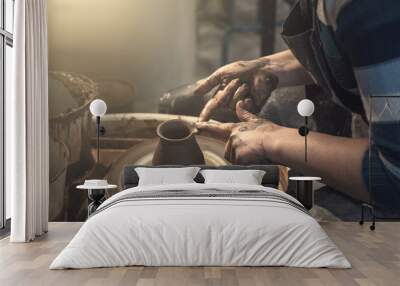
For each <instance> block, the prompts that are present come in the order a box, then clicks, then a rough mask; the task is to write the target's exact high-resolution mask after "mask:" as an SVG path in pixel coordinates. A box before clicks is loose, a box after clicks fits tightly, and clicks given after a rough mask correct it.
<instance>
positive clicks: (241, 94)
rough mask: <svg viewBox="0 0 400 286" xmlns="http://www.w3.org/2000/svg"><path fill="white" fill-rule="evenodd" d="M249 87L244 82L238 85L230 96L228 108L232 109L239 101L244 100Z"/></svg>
mask: <svg viewBox="0 0 400 286" xmlns="http://www.w3.org/2000/svg"><path fill="white" fill-rule="evenodd" d="M249 91H250V88H249V86H248V85H247V84H246V83H243V84H242V85H241V86H239V88H238V89H237V90H236V92H235V94H234V95H233V97H232V100H231V102H230V103H229V108H230V109H232V110H235V108H236V104H237V103H238V102H239V101H241V100H244V99H245V98H246V96H247V94H248V93H249Z"/></svg>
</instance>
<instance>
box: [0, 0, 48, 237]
mask: <svg viewBox="0 0 400 286" xmlns="http://www.w3.org/2000/svg"><path fill="white" fill-rule="evenodd" d="M14 11H15V20H14V49H13V50H14V63H15V65H14V73H13V79H14V81H13V87H14V88H13V90H14V91H13V94H12V96H11V97H10V98H6V101H7V100H8V101H9V102H8V103H6V105H7V106H8V107H9V108H8V110H7V111H6V122H7V124H6V136H7V139H6V166H7V168H8V169H9V171H8V172H7V177H6V187H9V188H11V193H12V195H11V204H12V206H11V237H10V241H12V242H27V241H31V240H33V239H34V238H35V237H36V236H40V235H42V234H43V233H44V232H47V225H48V197H49V195H48V193H49V163H48V162H49V155H48V154H49V152H48V150H49V139H48V134H49V133H48V56H47V8H46V0H17V1H15V10H14Z"/></svg>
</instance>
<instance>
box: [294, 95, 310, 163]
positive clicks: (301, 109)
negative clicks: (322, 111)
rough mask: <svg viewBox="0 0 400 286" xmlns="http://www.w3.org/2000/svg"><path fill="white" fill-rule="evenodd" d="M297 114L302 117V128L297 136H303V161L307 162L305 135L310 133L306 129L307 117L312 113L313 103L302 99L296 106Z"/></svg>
mask: <svg viewBox="0 0 400 286" xmlns="http://www.w3.org/2000/svg"><path fill="white" fill-rule="evenodd" d="M297 112H298V113H299V114H300V115H301V116H303V117H304V123H305V124H304V126H301V127H300V128H299V134H300V135H301V136H304V147H305V149H304V160H305V161H306V162H307V135H308V133H309V132H310V130H309V129H308V117H309V116H311V115H313V113H314V103H313V102H312V101H311V100H309V99H303V100H301V101H300V102H299V103H298V104H297Z"/></svg>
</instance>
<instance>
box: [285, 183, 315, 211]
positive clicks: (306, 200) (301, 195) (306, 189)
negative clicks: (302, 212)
mask: <svg viewBox="0 0 400 286" xmlns="http://www.w3.org/2000/svg"><path fill="white" fill-rule="evenodd" d="M289 180H291V181H296V183H297V187H296V199H297V200H299V202H301V203H302V204H303V205H304V207H305V208H306V209H308V210H310V209H311V208H312V207H313V205H314V192H313V182H314V181H321V178H320V177H307V176H298V177H289Z"/></svg>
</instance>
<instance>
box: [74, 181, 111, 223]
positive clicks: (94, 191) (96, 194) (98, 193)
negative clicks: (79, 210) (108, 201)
mask: <svg viewBox="0 0 400 286" xmlns="http://www.w3.org/2000/svg"><path fill="white" fill-rule="evenodd" d="M117 187H118V186H117V185H106V186H99V187H96V186H88V185H79V186H76V188H77V189H78V190H87V192H88V199H89V201H90V204H89V205H88V217H90V215H91V214H92V213H94V212H95V211H96V210H97V208H98V207H99V206H100V205H101V204H102V203H103V202H104V201H105V195H106V190H107V189H115V188H117Z"/></svg>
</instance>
